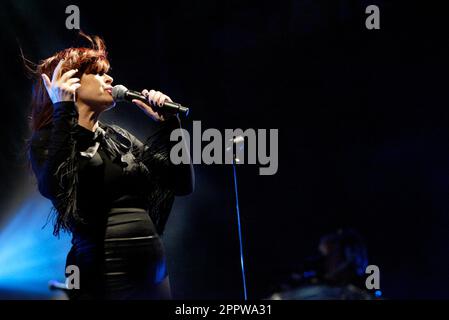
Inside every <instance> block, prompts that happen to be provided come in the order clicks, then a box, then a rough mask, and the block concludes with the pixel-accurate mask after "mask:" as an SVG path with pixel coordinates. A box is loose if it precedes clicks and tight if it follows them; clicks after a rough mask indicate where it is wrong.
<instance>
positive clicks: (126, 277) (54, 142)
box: [29, 36, 193, 299]
mask: <svg viewBox="0 0 449 320" xmlns="http://www.w3.org/2000/svg"><path fill="white" fill-rule="evenodd" d="M85 37H86V38H88V40H89V41H90V43H91V46H90V47H86V48H68V49H65V50H63V51H60V52H58V53H56V54H55V55H53V56H51V57H49V58H48V59H45V60H43V61H41V63H40V64H39V65H37V68H36V69H35V70H34V71H35V73H36V75H37V76H38V77H37V78H36V82H35V84H34V88H33V100H32V114H31V127H32V137H31V140H30V150H29V153H30V161H31V165H32V168H33V171H34V174H35V175H36V178H37V182H38V188H39V191H40V193H41V194H42V195H43V196H44V197H46V198H48V199H50V200H51V201H52V203H53V206H54V213H55V221H54V233H55V235H58V234H59V232H60V230H64V231H68V232H70V233H71V234H72V248H71V250H70V252H69V254H68V256H67V262H66V263H67V265H75V266H77V267H78V268H79V271H80V289H72V290H69V291H68V292H69V297H70V298H71V299H169V298H170V296H171V294H170V286H169V278H168V274H167V268H166V262H165V255H164V248H163V244H162V242H161V239H160V235H161V234H162V232H163V230H164V226H165V223H166V221H167V218H168V215H169V213H170V210H171V206H172V203H173V200H174V196H175V195H186V194H189V193H191V192H192V190H193V169H192V167H191V165H177V166H175V165H173V164H172V163H171V162H170V159H169V154H170V148H171V146H172V145H171V142H170V139H169V137H170V133H171V131H172V130H173V129H176V128H179V126H180V123H179V119H178V117H177V116H168V115H166V114H163V113H161V112H160V109H158V107H160V106H161V105H162V104H163V103H164V101H165V100H168V101H171V99H170V98H169V97H168V96H166V95H165V94H162V93H161V92H158V91H154V90H151V91H148V90H143V91H142V94H143V95H145V96H146V97H147V98H148V103H143V102H141V101H138V100H134V101H133V102H134V103H135V104H136V105H137V106H138V107H140V108H141V109H142V110H143V111H144V112H145V114H146V115H148V116H149V117H150V118H152V119H153V120H155V121H158V122H161V128H160V129H159V130H158V131H157V132H156V134H154V135H152V136H151V137H150V138H148V139H147V140H146V141H145V142H144V143H142V142H141V141H139V140H138V139H137V138H136V137H134V136H133V135H132V134H130V133H129V132H128V131H126V130H124V129H122V128H120V127H119V126H115V125H107V124H105V123H102V122H100V121H99V117H100V115H101V114H102V113H103V112H104V111H106V110H109V109H110V108H112V107H113V106H114V105H115V103H114V101H113V98H112V95H111V90H112V81H113V79H112V77H110V76H109V75H108V70H109V62H108V60H107V53H106V50H105V46H104V42H103V41H102V40H101V39H100V38H98V37H87V36H85Z"/></svg>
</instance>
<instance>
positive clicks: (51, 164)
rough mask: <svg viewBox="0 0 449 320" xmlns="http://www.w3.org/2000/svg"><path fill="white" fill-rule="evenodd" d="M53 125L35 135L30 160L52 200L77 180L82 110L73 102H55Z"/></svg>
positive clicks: (39, 182)
mask: <svg viewBox="0 0 449 320" xmlns="http://www.w3.org/2000/svg"><path fill="white" fill-rule="evenodd" d="M53 108H54V109H53V126H52V127H50V128H48V129H43V130H40V131H38V132H36V133H35V134H34V135H33V137H32V138H31V145H30V154H29V156H30V160H31V165H32V168H33V171H34V174H35V175H36V179H37V183H38V188H39V191H40V193H41V194H42V195H43V196H44V197H46V198H48V199H50V200H56V199H57V196H58V195H60V194H62V193H64V192H65V191H67V190H69V189H70V186H72V185H73V184H74V183H76V181H75V179H76V163H75V158H76V151H75V141H76V139H75V128H76V126H77V124H78V111H77V109H76V105H75V103H74V102H72V101H62V102H57V103H55V104H54V105H53Z"/></svg>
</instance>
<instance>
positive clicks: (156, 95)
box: [132, 89, 173, 121]
mask: <svg viewBox="0 0 449 320" xmlns="http://www.w3.org/2000/svg"><path fill="white" fill-rule="evenodd" d="M142 94H143V95H144V96H145V97H146V98H147V99H148V104H147V103H143V102H142V101H140V100H136V99H134V100H133V101H132V102H133V103H134V104H136V105H137V106H138V107H139V108H140V109H142V110H143V112H145V113H146V114H147V115H148V116H150V117H151V118H152V119H153V120H154V121H165V120H166V118H167V116H164V115H162V114H160V113H158V112H157V111H155V109H156V108H160V107H162V106H163V105H164V102H165V101H169V102H173V101H172V99H170V97H169V96H167V95H165V94H163V93H162V92H160V91H155V90H150V91H148V90H147V89H145V90H143V91H142ZM153 106H154V107H153Z"/></svg>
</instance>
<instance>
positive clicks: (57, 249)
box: [0, 194, 71, 295]
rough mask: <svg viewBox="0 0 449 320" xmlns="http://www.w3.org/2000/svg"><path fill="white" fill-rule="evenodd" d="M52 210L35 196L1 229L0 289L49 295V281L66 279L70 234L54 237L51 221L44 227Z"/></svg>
mask: <svg viewBox="0 0 449 320" xmlns="http://www.w3.org/2000/svg"><path fill="white" fill-rule="evenodd" d="M50 209H51V203H50V202H49V201H48V200H46V199H44V198H42V197H41V196H39V195H37V194H36V195H33V196H31V197H30V198H29V199H28V200H26V201H25V202H24V203H23V204H22V205H21V206H20V208H18V210H17V211H16V212H15V213H13V214H12V215H11V219H10V220H9V221H7V222H6V224H4V225H3V226H2V227H1V228H0V290H10V291H16V292H24V293H27V294H30V293H33V294H39V295H50V294H51V292H50V291H49V289H48V281H49V280H51V279H56V280H59V281H62V282H64V277H65V274H64V271H65V258H66V255H67V252H68V250H69V249H70V246H71V244H70V236H69V235H68V234H64V233H62V234H61V236H60V238H59V239H58V238H57V237H54V236H53V226H52V224H51V223H49V224H48V225H47V226H46V227H45V228H42V227H43V226H44V225H45V223H46V221H47V217H48V214H49V212H50Z"/></svg>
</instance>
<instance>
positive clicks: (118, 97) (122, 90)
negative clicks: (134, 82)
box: [112, 84, 189, 116]
mask: <svg viewBox="0 0 449 320" xmlns="http://www.w3.org/2000/svg"><path fill="white" fill-rule="evenodd" d="M112 98H113V99H114V101H128V102H131V101H132V100H134V99H137V100H140V101H142V102H145V103H146V104H148V103H149V102H148V99H147V98H146V97H145V96H144V95H143V94H141V93H140V92H137V91H133V90H128V88H127V87H125V86H123V85H121V84H118V85H116V86H114V87H113V88H112ZM155 111H162V112H168V113H173V114H178V113H181V114H183V115H185V116H187V115H188V114H189V108H186V107H183V106H182V105H180V104H179V103H175V102H170V101H165V102H164V104H163V105H162V107H158V108H157V109H156V110H155Z"/></svg>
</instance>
